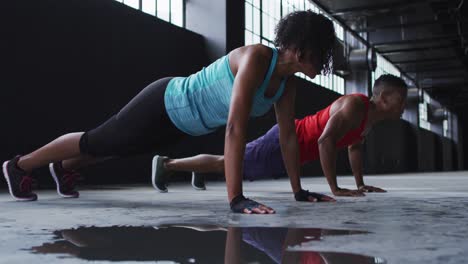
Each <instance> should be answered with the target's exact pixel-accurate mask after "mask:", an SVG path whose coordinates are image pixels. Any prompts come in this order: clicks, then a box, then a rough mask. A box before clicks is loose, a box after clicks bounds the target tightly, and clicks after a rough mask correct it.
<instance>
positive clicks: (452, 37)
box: [372, 34, 468, 48]
mask: <svg viewBox="0 0 468 264" xmlns="http://www.w3.org/2000/svg"><path fill="white" fill-rule="evenodd" d="M462 36H468V34H463V35H462ZM459 38H460V35H455V34H451V35H442V36H433V37H429V36H428V37H426V38H418V39H407V40H394V41H386V42H377V43H372V46H374V47H375V48H379V47H382V46H391V45H401V44H414V43H421V42H428V43H433V42H435V41H441V40H458V39H459Z"/></svg>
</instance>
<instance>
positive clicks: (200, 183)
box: [192, 171, 206, 191]
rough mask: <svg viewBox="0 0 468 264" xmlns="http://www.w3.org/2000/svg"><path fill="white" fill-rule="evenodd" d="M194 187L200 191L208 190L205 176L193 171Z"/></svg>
mask: <svg viewBox="0 0 468 264" xmlns="http://www.w3.org/2000/svg"><path fill="white" fill-rule="evenodd" d="M192 187H193V188H194V189H195V190H199V191H203V190H206V186H205V176H203V175H202V174H197V173H196V172H194V171H192Z"/></svg>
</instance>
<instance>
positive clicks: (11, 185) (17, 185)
mask: <svg viewBox="0 0 468 264" xmlns="http://www.w3.org/2000/svg"><path fill="white" fill-rule="evenodd" d="M19 158H20V156H16V157H15V158H13V159H11V160H7V161H5V162H4V163H3V175H4V176H5V179H6V181H7V184H8V190H9V192H10V194H11V196H12V197H13V198H14V199H15V200H18V201H35V200H37V195H36V194H35V193H33V192H32V183H33V179H32V178H31V176H30V175H29V174H28V173H27V172H25V171H24V170H22V169H20V168H18V166H17V163H18V160H19Z"/></svg>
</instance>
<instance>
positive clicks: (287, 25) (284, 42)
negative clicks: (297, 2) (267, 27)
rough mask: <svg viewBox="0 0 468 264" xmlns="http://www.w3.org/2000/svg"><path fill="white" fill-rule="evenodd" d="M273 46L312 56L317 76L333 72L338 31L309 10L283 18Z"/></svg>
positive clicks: (321, 16)
mask: <svg viewBox="0 0 468 264" xmlns="http://www.w3.org/2000/svg"><path fill="white" fill-rule="evenodd" d="M275 33H276V37H275V41H274V44H275V46H277V47H278V48H280V49H293V50H296V51H299V53H300V54H301V56H306V55H307V56H310V57H309V58H306V59H308V60H310V61H311V62H312V63H314V65H315V66H316V68H317V71H318V72H321V73H322V74H324V75H326V74H328V73H331V72H332V59H333V47H334V44H335V39H336V36H335V29H334V27H333V22H332V21H330V20H329V19H327V18H326V17H324V16H323V15H319V14H316V13H314V12H312V11H310V10H307V11H296V12H292V13H290V14H288V15H286V16H285V17H283V18H282V19H281V20H280V21H279V23H278V25H277V26H276V29H275Z"/></svg>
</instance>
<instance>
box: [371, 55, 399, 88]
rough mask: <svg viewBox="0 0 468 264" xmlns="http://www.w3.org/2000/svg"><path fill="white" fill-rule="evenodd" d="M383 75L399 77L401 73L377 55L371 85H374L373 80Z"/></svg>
mask: <svg viewBox="0 0 468 264" xmlns="http://www.w3.org/2000/svg"><path fill="white" fill-rule="evenodd" d="M383 74H391V75H395V76H398V77H401V72H400V71H399V70H398V69H397V68H396V67H395V66H394V65H393V64H392V63H391V62H389V61H388V60H386V59H385V58H384V57H382V56H381V55H378V54H377V67H376V68H375V71H373V72H372V83H374V82H375V80H377V79H378V78H379V77H380V76H381V75H383Z"/></svg>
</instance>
